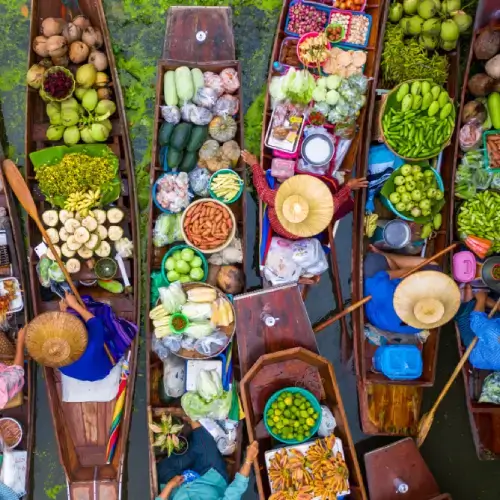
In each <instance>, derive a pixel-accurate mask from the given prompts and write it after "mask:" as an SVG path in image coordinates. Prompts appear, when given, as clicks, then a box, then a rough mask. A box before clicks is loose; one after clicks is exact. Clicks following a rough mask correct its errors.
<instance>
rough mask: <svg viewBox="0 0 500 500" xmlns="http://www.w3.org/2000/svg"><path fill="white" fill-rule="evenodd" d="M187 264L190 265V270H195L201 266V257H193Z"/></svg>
mask: <svg viewBox="0 0 500 500" xmlns="http://www.w3.org/2000/svg"><path fill="white" fill-rule="evenodd" d="M189 264H190V265H191V268H197V267H201V266H202V265H203V261H202V260H201V257H199V256H198V255H195V256H194V257H193V260H192V261H191V262H190V263H189Z"/></svg>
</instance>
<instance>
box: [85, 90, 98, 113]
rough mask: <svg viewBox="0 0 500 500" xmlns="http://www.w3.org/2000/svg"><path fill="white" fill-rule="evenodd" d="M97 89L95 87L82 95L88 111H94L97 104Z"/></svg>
mask: <svg viewBox="0 0 500 500" xmlns="http://www.w3.org/2000/svg"><path fill="white" fill-rule="evenodd" d="M97 101H98V98H97V91H96V90H94V89H88V90H87V92H85V94H83V97H82V106H83V107H84V108H85V109H86V110H87V111H93V110H94V109H95V107H96V106H97Z"/></svg>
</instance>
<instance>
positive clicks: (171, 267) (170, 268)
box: [165, 257, 175, 271]
mask: <svg viewBox="0 0 500 500" xmlns="http://www.w3.org/2000/svg"><path fill="white" fill-rule="evenodd" d="M165 269H166V270H167V271H173V270H174V269H175V260H174V259H173V258H172V257H169V258H168V259H167V261H166V262H165Z"/></svg>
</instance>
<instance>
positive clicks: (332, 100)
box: [325, 90, 340, 106]
mask: <svg viewBox="0 0 500 500" xmlns="http://www.w3.org/2000/svg"><path fill="white" fill-rule="evenodd" d="M339 97H340V95H339V93H338V92H337V91H336V90H329V91H328V93H327V94H326V98H325V101H326V103H327V104H329V105H330V106H335V104H337V102H338V100H339Z"/></svg>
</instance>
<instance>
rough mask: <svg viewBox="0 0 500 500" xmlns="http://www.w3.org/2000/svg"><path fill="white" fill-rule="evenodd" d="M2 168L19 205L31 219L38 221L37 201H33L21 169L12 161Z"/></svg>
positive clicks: (8, 161) (4, 162)
mask: <svg viewBox="0 0 500 500" xmlns="http://www.w3.org/2000/svg"><path fill="white" fill-rule="evenodd" d="M2 167H3V172H4V174H5V178H6V179H7V182H8V183H9V186H10V188H11V189H12V191H13V193H14V194H15V195H16V198H17V199H18V200H19V203H20V204H21V205H22V206H23V208H24V209H25V210H26V212H28V214H29V216H30V217H32V218H33V219H38V211H37V209H36V205H35V201H34V200H33V197H32V196H31V193H30V191H29V189H28V186H27V185H26V181H25V180H24V178H23V176H22V174H21V172H20V171H19V168H17V165H16V164H15V163H14V162H13V161H12V160H4V161H3V165H2Z"/></svg>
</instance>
